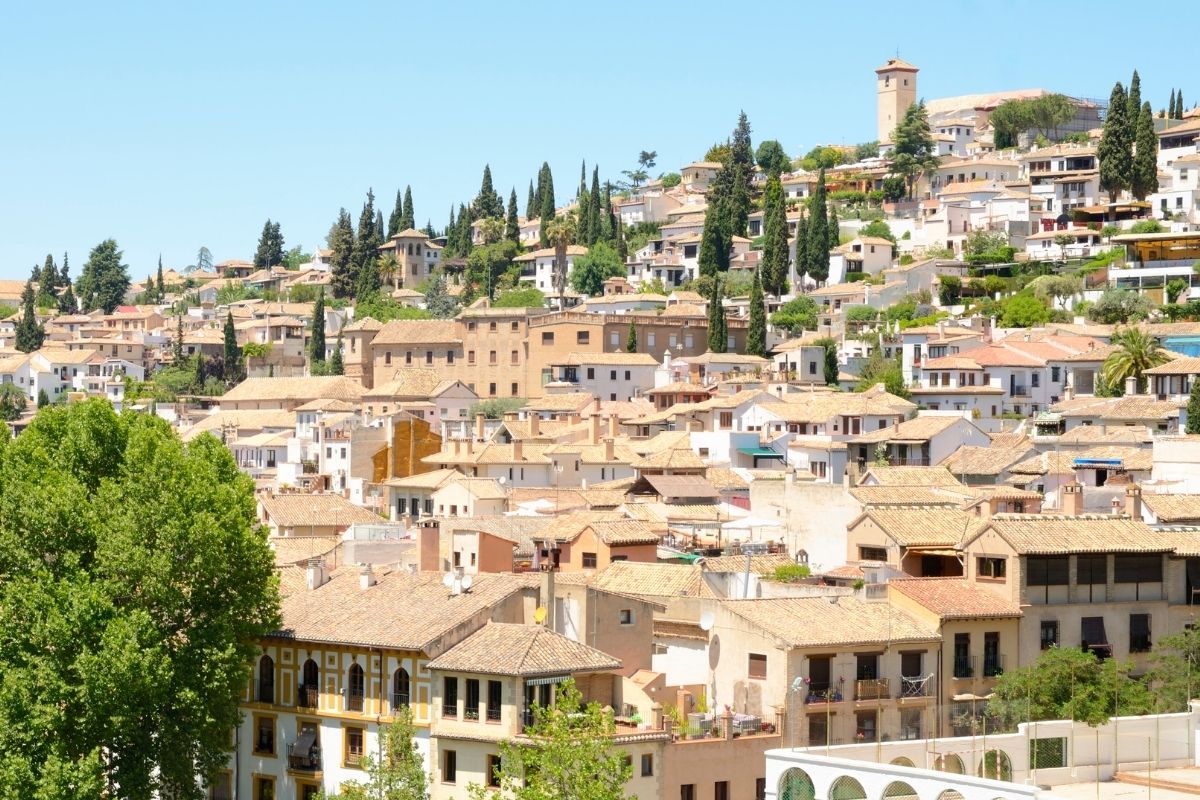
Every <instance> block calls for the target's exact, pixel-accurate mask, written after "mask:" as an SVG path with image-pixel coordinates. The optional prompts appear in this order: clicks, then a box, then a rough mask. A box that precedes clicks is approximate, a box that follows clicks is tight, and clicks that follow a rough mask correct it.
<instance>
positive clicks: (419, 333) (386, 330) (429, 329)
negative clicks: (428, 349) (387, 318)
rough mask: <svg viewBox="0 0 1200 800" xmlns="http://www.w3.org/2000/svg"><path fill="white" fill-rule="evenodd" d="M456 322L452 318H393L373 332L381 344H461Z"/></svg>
mask: <svg viewBox="0 0 1200 800" xmlns="http://www.w3.org/2000/svg"><path fill="white" fill-rule="evenodd" d="M461 343H462V337H461V336H460V335H459V332H458V323H457V322H455V321H454V320H452V319H394V320H392V321H391V322H389V323H387V324H386V325H384V326H383V327H382V328H380V329H379V333H377V334H375V340H374V343H373V344H374V345H381V344H399V345H403V344H409V345H416V344H461Z"/></svg>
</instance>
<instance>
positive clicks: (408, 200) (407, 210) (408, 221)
mask: <svg viewBox="0 0 1200 800" xmlns="http://www.w3.org/2000/svg"><path fill="white" fill-rule="evenodd" d="M400 226H401V227H400V230H402V231H406V230H408V229H409V228H415V227H417V215H416V212H415V211H414V210H413V199H412V187H411V186H405V187H404V213H403V214H401V216H400Z"/></svg>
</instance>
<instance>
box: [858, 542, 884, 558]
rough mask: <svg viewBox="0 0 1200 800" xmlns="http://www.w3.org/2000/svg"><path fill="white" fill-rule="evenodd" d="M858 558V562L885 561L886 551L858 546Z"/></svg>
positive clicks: (879, 548) (881, 548) (880, 548)
mask: <svg viewBox="0 0 1200 800" xmlns="http://www.w3.org/2000/svg"><path fill="white" fill-rule="evenodd" d="M858 558H859V560H860V561H887V549H886V548H883V547H865V546H862V545H860V546H859V548H858Z"/></svg>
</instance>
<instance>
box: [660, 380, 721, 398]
mask: <svg viewBox="0 0 1200 800" xmlns="http://www.w3.org/2000/svg"><path fill="white" fill-rule="evenodd" d="M712 391H713V387H711V386H702V385H700V384H698V383H689V382H687V381H675V382H674V383H668V384H666V385H665V386H656V387H655V388H653V389H647V390H646V394H648V395H656V394H712Z"/></svg>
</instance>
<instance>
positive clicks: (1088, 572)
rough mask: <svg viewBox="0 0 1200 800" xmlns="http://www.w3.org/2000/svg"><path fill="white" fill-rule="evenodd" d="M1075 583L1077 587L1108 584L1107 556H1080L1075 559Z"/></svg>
mask: <svg viewBox="0 0 1200 800" xmlns="http://www.w3.org/2000/svg"><path fill="white" fill-rule="evenodd" d="M1075 583H1076V584H1078V585H1079V586H1087V585H1089V584H1093V585H1094V584H1099V585H1101V586H1103V585H1104V584H1106V583H1108V556H1106V555H1081V556H1076V557H1075Z"/></svg>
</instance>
